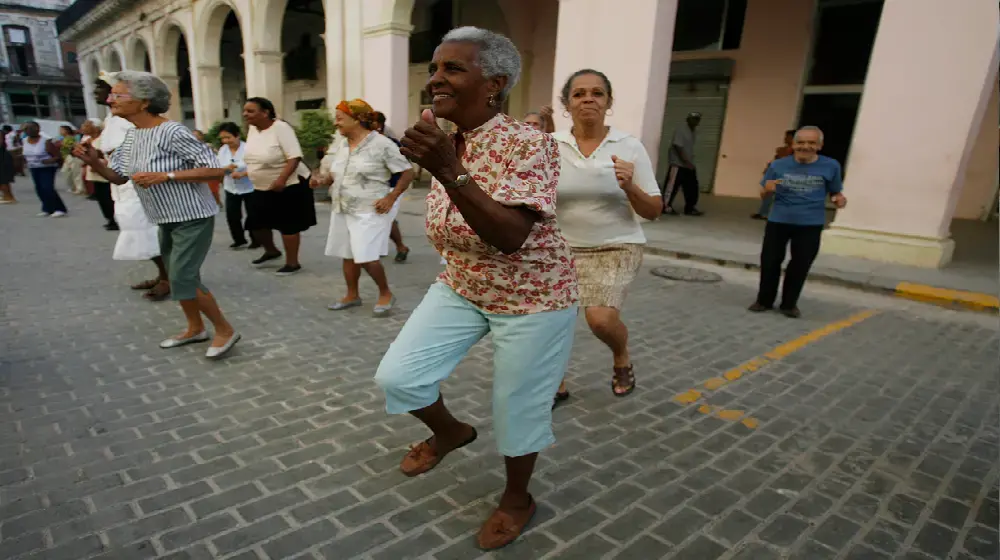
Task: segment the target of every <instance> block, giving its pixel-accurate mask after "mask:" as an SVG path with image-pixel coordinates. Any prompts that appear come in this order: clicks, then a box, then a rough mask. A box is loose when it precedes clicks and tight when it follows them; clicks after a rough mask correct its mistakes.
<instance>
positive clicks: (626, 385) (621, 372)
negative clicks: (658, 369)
mask: <svg viewBox="0 0 1000 560" xmlns="http://www.w3.org/2000/svg"><path fill="white" fill-rule="evenodd" d="M614 372H615V373H614V375H613V376H612V377H611V392H612V393H614V395H615V396H616V397H625V396H628V395H630V394H631V393H632V391H635V373H634V372H633V371H632V364H629V365H628V367H616V368H614ZM616 388H618V389H625V392H624V393H619V392H618V391H616V390H615V389H616Z"/></svg>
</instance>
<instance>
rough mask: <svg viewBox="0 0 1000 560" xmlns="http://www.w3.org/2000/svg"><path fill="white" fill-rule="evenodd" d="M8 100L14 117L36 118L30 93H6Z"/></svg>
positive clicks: (36, 114) (36, 112) (32, 96)
mask: <svg viewBox="0 0 1000 560" xmlns="http://www.w3.org/2000/svg"><path fill="white" fill-rule="evenodd" d="M7 99H9V100H10V111H11V113H13V114H14V116H15V117H31V118H36V117H38V111H37V110H36V108H35V96H34V95H32V94H30V93H8V94H7Z"/></svg>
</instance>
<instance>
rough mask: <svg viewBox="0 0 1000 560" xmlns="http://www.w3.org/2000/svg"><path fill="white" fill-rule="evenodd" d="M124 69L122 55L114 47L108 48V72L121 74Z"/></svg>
mask: <svg viewBox="0 0 1000 560" xmlns="http://www.w3.org/2000/svg"><path fill="white" fill-rule="evenodd" d="M124 69H125V61H124V60H122V55H121V53H120V52H118V49H116V48H114V47H109V48H108V64H107V70H108V72H121V71H122V70H124Z"/></svg>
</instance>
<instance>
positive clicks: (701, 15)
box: [673, 0, 747, 52]
mask: <svg viewBox="0 0 1000 560" xmlns="http://www.w3.org/2000/svg"><path fill="white" fill-rule="evenodd" d="M746 10H747V0H680V2H678V4H677V17H676V20H675V23H674V46H673V50H674V52H683V51H717V50H731V49H738V48H739V47H740V39H742V36H743V20H744V18H745V16H746Z"/></svg>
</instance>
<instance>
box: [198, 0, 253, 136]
mask: <svg viewBox="0 0 1000 560" xmlns="http://www.w3.org/2000/svg"><path fill="white" fill-rule="evenodd" d="M203 44H205V45H207V49H208V50H207V51H206V52H205V55H204V56H205V60H204V62H205V64H206V67H207V68H216V67H218V68H219V70H218V73H217V74H215V73H212V72H211V71H208V72H203V73H202V74H201V79H202V80H204V81H205V82H206V83H205V84H204V86H205V87H203V88H202V90H203V91H204V92H205V95H210V96H221V97H220V98H218V99H212V100H207V101H213V102H214V103H213V102H207V103H205V106H206V108H207V112H208V114H207V115H206V116H205V117H206V118H207V120H208V121H211V122H209V123H207V124H206V125H205V126H210V125H212V124H215V123H216V122H218V121H223V120H227V121H235V122H239V119H240V113H241V111H242V107H243V103H244V102H245V100H246V98H247V80H246V70H245V68H246V66H245V63H244V59H243V57H244V52H243V33H242V30H241V29H240V21H239V17H238V16H237V15H236V12H235V11H233V8H232V6H230V5H229V4H228V3H225V2H219V3H218V4H217V5H216V6H215V7H214V8H212V10H211V12H210V14H209V16H208V20H207V24H206V27H205V36H204V43H203ZM212 45H218V50H215V49H213V48H212Z"/></svg>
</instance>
